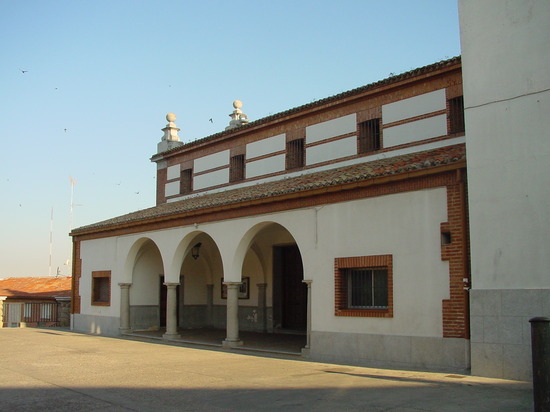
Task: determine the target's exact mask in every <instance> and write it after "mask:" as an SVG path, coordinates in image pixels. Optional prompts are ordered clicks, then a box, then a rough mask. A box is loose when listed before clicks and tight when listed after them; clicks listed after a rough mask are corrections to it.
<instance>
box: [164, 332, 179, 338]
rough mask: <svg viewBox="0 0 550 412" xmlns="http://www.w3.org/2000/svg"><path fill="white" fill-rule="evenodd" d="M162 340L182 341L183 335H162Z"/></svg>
mask: <svg viewBox="0 0 550 412" xmlns="http://www.w3.org/2000/svg"><path fill="white" fill-rule="evenodd" d="M162 339H181V335H180V334H179V333H165V334H164V335H162Z"/></svg>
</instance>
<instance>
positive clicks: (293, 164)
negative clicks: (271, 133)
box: [286, 138, 306, 170]
mask: <svg viewBox="0 0 550 412" xmlns="http://www.w3.org/2000/svg"><path fill="white" fill-rule="evenodd" d="M305 165H306V139H304V138H300V139H294V140H290V141H288V142H286V170H294V169H300V168H302V167H304V166H305Z"/></svg>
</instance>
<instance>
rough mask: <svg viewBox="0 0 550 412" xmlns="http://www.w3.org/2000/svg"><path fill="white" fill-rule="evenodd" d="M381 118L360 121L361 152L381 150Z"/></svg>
mask: <svg viewBox="0 0 550 412" xmlns="http://www.w3.org/2000/svg"><path fill="white" fill-rule="evenodd" d="M381 147H382V145H381V139H380V119H378V118H377V119H370V120H367V121H366V122H361V123H359V153H368V152H374V151H376V150H380V148H381Z"/></svg>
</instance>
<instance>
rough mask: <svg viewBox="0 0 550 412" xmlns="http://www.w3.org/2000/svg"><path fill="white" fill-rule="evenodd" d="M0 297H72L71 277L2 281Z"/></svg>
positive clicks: (24, 278)
mask: <svg viewBox="0 0 550 412" xmlns="http://www.w3.org/2000/svg"><path fill="white" fill-rule="evenodd" d="M0 296H8V297H20V298H54V297H55V298H60V297H70V296H71V277H66V276H63V277H61V276H60V277H21V278H5V279H0Z"/></svg>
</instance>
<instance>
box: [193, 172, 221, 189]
mask: <svg viewBox="0 0 550 412" xmlns="http://www.w3.org/2000/svg"><path fill="white" fill-rule="evenodd" d="M225 183H229V168H226V169H221V170H215V171H213V172H209V173H205V174H203V175H199V176H195V178H194V182H193V189H194V190H199V189H204V188H207V187H211V186H216V185H222V184H225Z"/></svg>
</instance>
